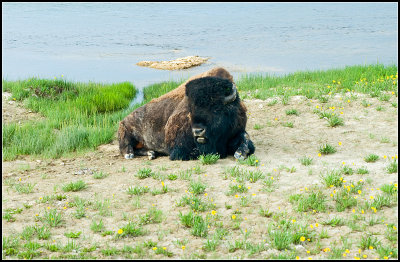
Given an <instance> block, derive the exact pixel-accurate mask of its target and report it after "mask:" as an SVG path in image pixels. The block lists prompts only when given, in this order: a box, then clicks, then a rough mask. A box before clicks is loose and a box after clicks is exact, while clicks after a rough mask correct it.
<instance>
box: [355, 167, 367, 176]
mask: <svg viewBox="0 0 400 262" xmlns="http://www.w3.org/2000/svg"><path fill="white" fill-rule="evenodd" d="M356 172H357V174H359V175H365V174H368V173H369V171H368V169H367V168H365V167H360V168H358V169H357V171H356Z"/></svg>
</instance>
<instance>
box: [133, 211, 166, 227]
mask: <svg viewBox="0 0 400 262" xmlns="http://www.w3.org/2000/svg"><path fill="white" fill-rule="evenodd" d="M162 219H163V212H162V211H161V210H159V209H157V208H156V207H151V208H150V209H149V211H148V212H147V213H146V214H144V215H141V216H139V220H140V224H141V225H147V224H154V223H161V222H162Z"/></svg>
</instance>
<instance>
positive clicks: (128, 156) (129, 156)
mask: <svg viewBox="0 0 400 262" xmlns="http://www.w3.org/2000/svg"><path fill="white" fill-rule="evenodd" d="M133 157H134V155H133V153H130V154H125V158H126V159H132V158H133Z"/></svg>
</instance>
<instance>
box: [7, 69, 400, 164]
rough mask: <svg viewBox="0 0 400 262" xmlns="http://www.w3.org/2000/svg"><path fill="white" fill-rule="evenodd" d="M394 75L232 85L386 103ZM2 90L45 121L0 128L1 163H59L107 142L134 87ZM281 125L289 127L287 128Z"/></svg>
mask: <svg viewBox="0 0 400 262" xmlns="http://www.w3.org/2000/svg"><path fill="white" fill-rule="evenodd" d="M396 73H397V66H396V65H387V66H385V65H383V64H371V65H356V66H347V67H344V68H337V69H331V70H325V71H320V70H316V71H300V72H295V73H290V74H287V75H284V76H273V75H265V74H264V75H263V74H249V75H244V76H242V77H241V78H240V79H238V80H237V81H236V84H237V86H238V88H239V90H240V91H239V93H240V95H241V97H242V98H258V99H267V98H271V97H275V96H279V97H282V98H283V100H284V101H286V102H285V103H287V101H288V100H289V98H290V97H291V96H294V95H304V96H306V97H307V98H317V99H321V98H324V100H326V99H328V98H329V97H330V96H333V95H334V94H335V93H342V94H344V93H345V92H348V91H351V92H353V91H354V92H359V93H366V94H370V95H371V96H374V97H379V99H381V100H382V101H387V100H388V99H389V97H390V96H388V95H387V94H385V93H383V92H388V91H392V92H395V93H396V92H397V80H395V81H393V80H392V79H391V78H390V77H389V76H391V75H396ZM333 80H335V82H334V83H333V82H332V81H333ZM184 81H185V80H180V81H177V82H176V81H166V82H162V83H157V84H153V85H150V86H147V87H146V88H144V90H143V93H144V101H143V102H142V103H140V104H137V105H135V106H134V108H137V107H139V106H141V105H143V104H145V103H148V102H149V101H150V100H151V99H153V98H156V97H159V96H161V95H163V94H165V93H167V92H169V91H171V90H173V89H175V88H176V87H178V86H179V85H180V84H181V83H183V82H184ZM339 82H340V84H339ZM2 84H3V91H7V92H11V93H12V98H13V99H16V100H17V101H22V102H23V103H24V104H25V105H26V107H27V108H28V109H30V110H32V111H33V112H38V113H40V114H41V115H43V116H44V117H45V119H44V120H38V121H28V122H24V123H22V124H17V123H9V124H4V126H3V130H2V137H3V159H4V160H5V161H9V160H13V159H16V158H17V156H19V155H34V156H37V157H39V156H40V157H41V158H43V157H45V158H59V157H61V156H67V155H71V154H76V153H83V152H86V151H88V150H94V149H95V148H96V147H97V146H98V145H101V144H105V143H109V142H111V141H112V139H113V138H114V135H115V133H116V131H117V128H118V122H119V121H121V120H122V119H123V118H124V117H125V116H126V115H127V114H129V113H130V112H131V111H132V110H133V109H134V108H131V109H130V110H125V109H126V108H127V107H128V105H129V103H130V101H131V100H132V99H133V98H134V96H135V95H136V89H135V87H134V86H133V85H132V84H130V83H129V82H123V83H113V84H99V83H92V82H89V83H79V82H71V81H66V80H63V79H54V80H50V79H38V78H29V79H26V80H19V81H8V80H5V79H3V80H2ZM256 90H257V91H256ZM274 101H275V103H276V102H277V101H276V100H274ZM284 101H283V102H284ZM270 104H271V103H270ZM272 104H273V103H272ZM272 104H271V105H272ZM297 113H298V112H297V111H296V110H294V109H291V110H288V111H287V114H288V115H291V114H294V115H297ZM328 121H329V125H330V126H338V125H342V124H343V119H341V118H339V117H338V116H336V117H335V116H334V117H330V118H329V119H328ZM286 124H287V126H288V127H292V124H291V123H286ZM259 127H261V126H257V127H256V129H257V128H259Z"/></svg>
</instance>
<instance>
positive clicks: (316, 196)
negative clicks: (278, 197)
mask: <svg viewBox="0 0 400 262" xmlns="http://www.w3.org/2000/svg"><path fill="white" fill-rule="evenodd" d="M289 201H290V202H291V203H296V204H297V208H296V210H297V211H298V212H305V211H310V210H311V211H314V210H315V211H318V212H325V210H326V208H327V206H326V202H327V200H326V196H325V195H324V194H323V193H322V192H321V191H319V190H318V191H316V192H315V191H312V192H310V193H307V194H295V195H291V196H290V197H289Z"/></svg>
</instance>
